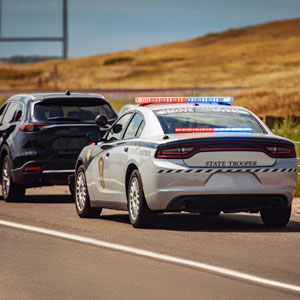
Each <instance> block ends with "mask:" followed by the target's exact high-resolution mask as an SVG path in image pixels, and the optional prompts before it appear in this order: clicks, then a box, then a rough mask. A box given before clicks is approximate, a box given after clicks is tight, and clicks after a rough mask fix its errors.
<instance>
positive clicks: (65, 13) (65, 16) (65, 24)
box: [0, 0, 68, 58]
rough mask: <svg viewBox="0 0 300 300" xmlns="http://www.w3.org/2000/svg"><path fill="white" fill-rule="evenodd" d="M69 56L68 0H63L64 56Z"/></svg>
mask: <svg viewBox="0 0 300 300" xmlns="http://www.w3.org/2000/svg"><path fill="white" fill-rule="evenodd" d="M0 1H1V0H0ZM67 57H68V0H63V58H67Z"/></svg>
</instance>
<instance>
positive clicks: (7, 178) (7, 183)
mask: <svg viewBox="0 0 300 300" xmlns="http://www.w3.org/2000/svg"><path fill="white" fill-rule="evenodd" d="M25 190H26V189H25V187H24V186H22V185H19V184H15V183H14V182H13V179H12V177H11V168H10V163H9V158H8V156H7V155H6V156H5V157H4V160H3V164H2V195H3V199H4V200H5V201H6V202H15V201H22V200H23V199H24V195H25Z"/></svg>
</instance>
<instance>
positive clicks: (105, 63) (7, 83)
mask: <svg viewBox="0 0 300 300" xmlns="http://www.w3.org/2000/svg"><path fill="white" fill-rule="evenodd" d="M299 28H300V18H297V19H292V20H285V21H277V22H271V23H266V24H260V25H256V26H250V27H245V28H239V29H230V30H227V31H225V32H221V33H212V34H207V35H205V36H202V37H198V38H195V39H191V40H188V41H183V42H174V43H169V44H163V45H158V46H153V47H144V48H140V49H136V50H130V51H120V52H114V53H110V54H104V55H96V56H90V57H83V58H73V59H67V60H52V61H47V62H42V63H35V64H25V65H0V89H2V90H4V89H59V90H65V89H66V88H71V89H76V90H78V89H105V88H112V89H123V88H125V89H127V88H174V87H195V86H196V87H215V88H218V89H219V90H220V91H221V93H222V90H221V89H222V88H224V87H251V89H250V90H249V91H243V92H239V93H238V94H237V95H236V99H240V100H239V101H238V103H240V104H241V105H243V106H246V107H249V108H250V109H251V110H253V111H255V112H258V113H260V112H261V110H263V111H269V112H271V113H274V114H280V115H282V114H288V113H290V112H291V111H292V112H295V111H296V112H299V110H300V108H299V106H300V98H299V96H300V95H299V93H300V92H299V86H300V34H299ZM256 100H259V103H258V101H256ZM279 100H280V102H279ZM282 103H284V107H285V108H284V109H282V107H283V105H282Z"/></svg>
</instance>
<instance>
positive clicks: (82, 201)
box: [75, 166, 102, 218]
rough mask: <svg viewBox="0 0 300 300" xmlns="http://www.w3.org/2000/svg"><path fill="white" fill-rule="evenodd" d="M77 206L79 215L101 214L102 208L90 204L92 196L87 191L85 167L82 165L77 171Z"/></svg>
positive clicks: (85, 216)
mask: <svg viewBox="0 0 300 300" xmlns="http://www.w3.org/2000/svg"><path fill="white" fill-rule="evenodd" d="M75 206H76V211H77V214H78V215H79V217H81V218H96V217H98V216H99V215H100V213H101V211H102V208H94V207H91V206H90V198H89V194H88V191H87V185H86V178H85V169H84V167H83V166H80V167H79V169H78V171H77V176H76V183H75Z"/></svg>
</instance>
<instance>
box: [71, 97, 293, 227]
mask: <svg viewBox="0 0 300 300" xmlns="http://www.w3.org/2000/svg"><path fill="white" fill-rule="evenodd" d="M232 101H233V98H231V97H178V98H174V97H173V98H172V97H167V98H166V97H140V98H137V99H136V102H137V103H138V104H139V105H137V106H134V107H132V108H131V109H128V110H126V111H125V112H124V113H123V114H122V115H121V116H120V117H119V119H118V120H117V121H116V122H115V123H114V124H113V126H111V127H110V128H109V129H108V130H107V131H106V133H105V134H104V135H103V136H102V137H101V138H100V139H99V134H95V133H92V134H90V137H89V138H90V141H91V142H92V144H91V145H89V146H86V147H85V148H84V149H83V150H82V151H81V153H80V155H79V157H78V159H77V163H76V174H75V183H74V184H75V205H76V210H77V213H78V215H79V216H80V217H83V218H87V217H96V216H99V214H100V213H101V210H102V209H103V208H109V209H119V210H128V213H129V219H130V222H131V224H132V225H133V226H134V227H150V226H153V225H154V222H155V218H156V216H157V214H158V213H163V212H181V211H186V212H191V213H199V214H202V215H218V214H220V212H224V213H233V212H251V213H253V212H260V214H261V218H262V221H263V223H264V224H265V225H268V226H285V225H286V224H287V223H288V222H289V219H290V214H291V206H292V200H293V196H294V192H295V188H296V182H297V158H296V152H295V146H294V144H293V143H292V142H291V141H290V140H288V139H285V138H283V137H280V136H276V135H274V134H273V133H272V132H271V131H270V130H269V129H268V128H267V127H266V125H265V124H264V123H263V122H262V121H261V120H260V119H259V118H258V117H257V116H255V115H254V114H253V113H251V112H250V111H249V110H247V109H244V108H242V107H237V106H231V102H232ZM100 123H102V124H101V127H102V128H101V130H102V131H103V130H105V125H106V121H105V118H102V122H100Z"/></svg>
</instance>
